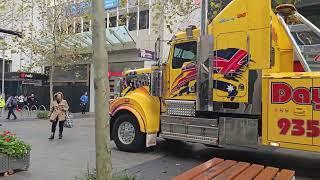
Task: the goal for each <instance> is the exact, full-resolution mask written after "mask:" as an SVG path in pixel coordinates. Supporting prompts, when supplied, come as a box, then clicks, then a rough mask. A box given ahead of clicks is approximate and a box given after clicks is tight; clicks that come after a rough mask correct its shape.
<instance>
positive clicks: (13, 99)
mask: <svg viewBox="0 0 320 180" xmlns="http://www.w3.org/2000/svg"><path fill="white" fill-rule="evenodd" d="M15 106H17V100H16V98H14V97H11V100H10V102H9V107H15Z"/></svg>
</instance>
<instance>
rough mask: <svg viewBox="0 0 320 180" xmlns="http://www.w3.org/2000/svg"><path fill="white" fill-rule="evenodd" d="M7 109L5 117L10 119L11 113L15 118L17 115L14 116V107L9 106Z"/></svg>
mask: <svg viewBox="0 0 320 180" xmlns="http://www.w3.org/2000/svg"><path fill="white" fill-rule="evenodd" d="M8 109H9V112H8V117H7V119H10V116H11V114H12V115H13V117H14V118H15V119H17V116H16V114H15V113H14V109H15V107H9V108H8Z"/></svg>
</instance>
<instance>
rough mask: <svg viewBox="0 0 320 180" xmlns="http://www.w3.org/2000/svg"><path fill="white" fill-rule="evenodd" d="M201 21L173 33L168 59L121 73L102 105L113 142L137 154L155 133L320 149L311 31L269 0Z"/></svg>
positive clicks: (319, 53)
mask: <svg viewBox="0 0 320 180" xmlns="http://www.w3.org/2000/svg"><path fill="white" fill-rule="evenodd" d="M203 27H205V28H201V29H198V28H196V27H194V26H189V27H188V28H186V30H185V31H184V32H181V33H178V34H176V35H175V36H174V37H173V38H172V40H171V41H170V42H169V44H170V46H171V49H170V53H169V56H168V59H167V60H164V61H163V60H159V61H158V63H157V64H156V65H154V66H152V67H151V68H145V69H136V70H130V71H128V72H126V73H125V75H124V76H123V79H122V80H121V83H119V88H121V93H120V94H121V96H120V97H118V98H116V99H115V100H114V101H112V102H111V106H110V116H111V120H110V127H111V137H112V139H113V140H114V141H115V143H116V145H117V147H118V148H119V149H120V150H123V151H131V152H135V151H140V150H143V149H144V148H146V147H150V146H154V145H156V138H157V137H162V138H164V139H168V140H182V141H187V142H196V143H202V144H205V145H208V146H217V147H223V146H229V145H231V146H245V147H247V146H249V147H254V146H258V145H267V146H273V147H281V148H291V149H298V150H306V151H318V152H319V151H320V72H319V71H320V31H319V29H318V28H317V27H316V26H315V25H313V24H312V23H311V22H310V21H308V20H307V19H306V18H305V17H303V16H302V15H301V14H299V13H298V12H297V10H296V8H295V7H294V6H292V5H280V6H278V7H277V8H276V10H273V9H272V8H271V2H270V0H259V1H258V0H233V1H232V2H231V3H230V4H229V5H228V6H227V7H226V8H225V9H224V10H223V11H222V12H221V13H220V14H219V15H217V16H216V17H215V18H214V20H213V21H212V22H211V23H210V24H209V25H207V26H203ZM157 47H159V46H157ZM157 49H159V48H157ZM157 52H158V51H157ZM295 60H299V64H300V66H301V67H302V68H303V69H304V72H294V64H295Z"/></svg>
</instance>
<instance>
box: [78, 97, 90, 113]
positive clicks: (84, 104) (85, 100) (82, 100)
mask: <svg viewBox="0 0 320 180" xmlns="http://www.w3.org/2000/svg"><path fill="white" fill-rule="evenodd" d="M88 101H89V98H88V93H87V92H85V93H84V94H83V95H82V96H81V97H80V108H81V112H82V114H86V109H87V104H88Z"/></svg>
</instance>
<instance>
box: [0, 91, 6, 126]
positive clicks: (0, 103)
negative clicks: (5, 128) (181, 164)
mask: <svg viewBox="0 0 320 180" xmlns="http://www.w3.org/2000/svg"><path fill="white" fill-rule="evenodd" d="M5 106H6V101H5V100H4V99H3V98H2V96H0V111H1V112H0V113H1V114H0V116H2V111H3V108H4V107H5ZM0 126H2V124H0Z"/></svg>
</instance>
